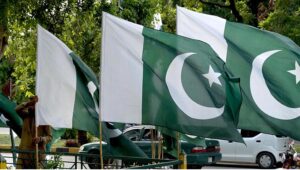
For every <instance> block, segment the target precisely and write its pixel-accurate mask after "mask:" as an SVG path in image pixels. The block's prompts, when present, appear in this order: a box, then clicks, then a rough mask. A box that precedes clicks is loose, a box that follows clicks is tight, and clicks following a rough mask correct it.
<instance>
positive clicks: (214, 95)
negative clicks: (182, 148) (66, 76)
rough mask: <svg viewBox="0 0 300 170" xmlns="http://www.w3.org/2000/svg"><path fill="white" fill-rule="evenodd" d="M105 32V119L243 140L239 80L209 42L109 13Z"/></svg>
mask: <svg viewBox="0 0 300 170" xmlns="http://www.w3.org/2000/svg"><path fill="white" fill-rule="evenodd" d="M102 36H103V37H102V62H101V103H100V109H101V113H102V115H103V121H108V122H123V123H138V124H150V125H157V126H162V127H166V128H169V129H172V130H176V131H179V132H182V133H186V134H191V135H196V136H203V137H211V138H219V139H228V140H234V141H242V139H241V137H240V135H239V133H238V132H237V130H236V126H235V122H236V120H237V118H238V115H236V114H233V113H237V112H236V111H235V110H238V109H239V104H240V100H241V98H240V93H239V92H240V91H239V86H238V81H237V80H236V79H234V81H232V80H231V79H230V78H228V77H227V76H226V73H225V71H224V62H223V61H222V60H221V59H219V57H218V56H217V54H216V53H215V52H214V51H213V50H212V49H211V48H210V47H209V46H208V45H207V44H206V43H203V42H202V41H197V40H192V39H188V38H185V37H181V36H177V35H173V34H168V33H164V32H161V31H157V30H152V29H148V28H145V27H143V26H141V25H137V24H134V23H131V22H128V21H125V20H122V19H119V18H117V17H115V16H112V15H110V14H107V13H103V32H102ZM229 90H230V91H231V92H230V94H232V95H231V96H230V97H231V98H229V97H228V98H225V91H229ZM228 96H229V95H228Z"/></svg>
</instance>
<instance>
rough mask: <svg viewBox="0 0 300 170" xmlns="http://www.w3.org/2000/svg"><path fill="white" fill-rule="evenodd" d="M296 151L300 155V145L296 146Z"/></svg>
mask: <svg viewBox="0 0 300 170" xmlns="http://www.w3.org/2000/svg"><path fill="white" fill-rule="evenodd" d="M295 149H296V151H297V152H298V153H300V144H297V145H295Z"/></svg>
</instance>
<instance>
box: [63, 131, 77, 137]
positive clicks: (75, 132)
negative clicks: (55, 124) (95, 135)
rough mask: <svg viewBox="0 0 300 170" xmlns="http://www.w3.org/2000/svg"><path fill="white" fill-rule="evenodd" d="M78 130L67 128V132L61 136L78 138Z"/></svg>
mask: <svg viewBox="0 0 300 170" xmlns="http://www.w3.org/2000/svg"><path fill="white" fill-rule="evenodd" d="M76 136H77V130H75V129H66V132H65V133H64V134H63V135H62V136H61V138H62V139H76Z"/></svg>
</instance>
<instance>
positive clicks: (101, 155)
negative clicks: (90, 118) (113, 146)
mask: <svg viewBox="0 0 300 170" xmlns="http://www.w3.org/2000/svg"><path fill="white" fill-rule="evenodd" d="M99 131H100V138H99V140H100V155H99V156H100V164H101V169H103V154H102V153H103V150H102V122H101V113H100V112H99Z"/></svg>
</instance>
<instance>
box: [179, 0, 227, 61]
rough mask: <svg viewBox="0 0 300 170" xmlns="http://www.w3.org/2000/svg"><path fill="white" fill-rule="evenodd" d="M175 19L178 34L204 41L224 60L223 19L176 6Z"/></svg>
mask: <svg viewBox="0 0 300 170" xmlns="http://www.w3.org/2000/svg"><path fill="white" fill-rule="evenodd" d="M176 20H177V21H176V26H177V29H176V30H177V34H178V35H181V36H185V37H188V38H192V39H196V40H201V41H204V42H206V43H207V44H209V45H210V46H211V47H212V48H213V49H214V51H215V52H216V53H217V54H218V56H219V57H220V58H221V59H222V60H223V61H226V56H227V47H228V45H227V42H226V40H225V38H224V32H225V24H226V20H225V19H223V18H220V17H216V16H212V15H206V14H201V13H197V12H194V11H190V10H188V9H185V8H182V7H179V6H177V19H176Z"/></svg>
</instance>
